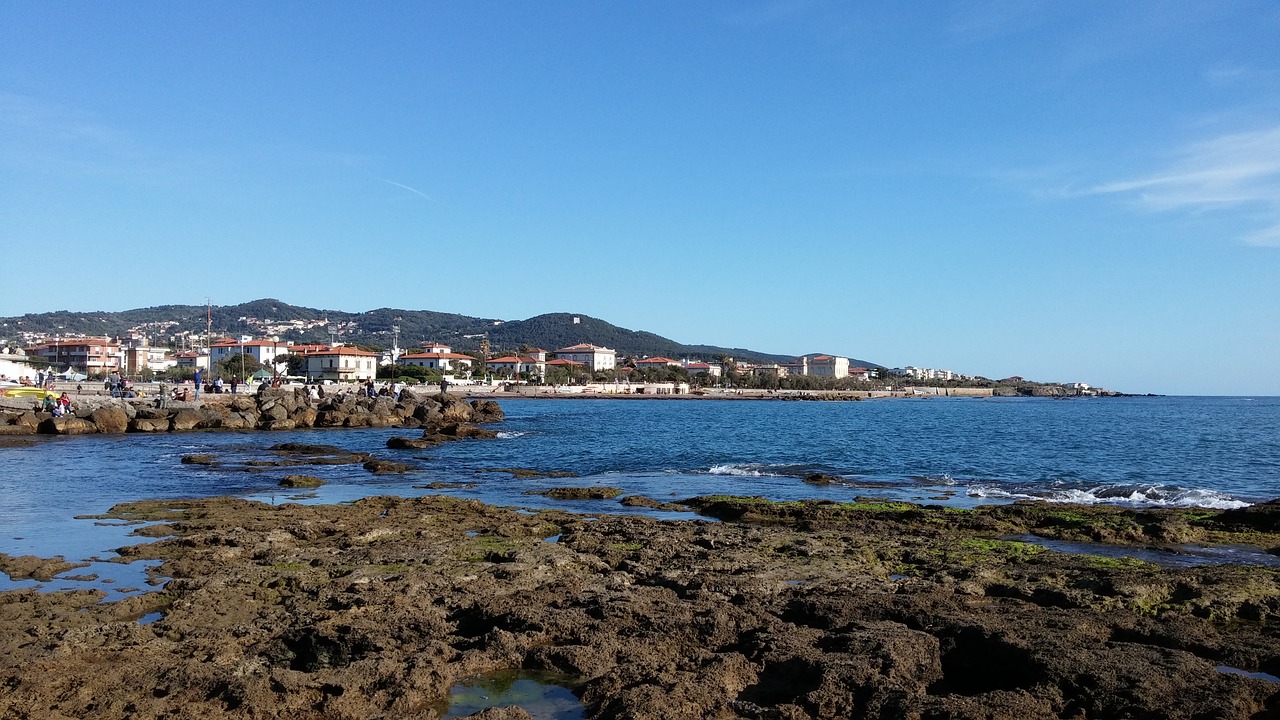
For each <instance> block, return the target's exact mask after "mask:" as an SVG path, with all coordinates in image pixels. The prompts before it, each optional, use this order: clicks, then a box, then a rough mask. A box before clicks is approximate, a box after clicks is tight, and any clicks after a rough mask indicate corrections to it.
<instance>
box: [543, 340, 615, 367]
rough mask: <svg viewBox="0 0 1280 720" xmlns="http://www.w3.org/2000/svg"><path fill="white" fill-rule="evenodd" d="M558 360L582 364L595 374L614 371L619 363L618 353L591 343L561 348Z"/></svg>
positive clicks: (557, 353) (557, 356)
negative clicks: (601, 371)
mask: <svg viewBox="0 0 1280 720" xmlns="http://www.w3.org/2000/svg"><path fill="white" fill-rule="evenodd" d="M556 358H558V359H561V360H572V361H573V362H577V363H582V364H583V365H585V366H586V367H588V368H590V369H591V370H592V371H593V372H594V371H596V370H612V369H614V367H616V366H617V363H618V353H617V351H615V350H611V349H609V348H607V347H601V346H600V345H591V344H589V343H581V344H578V345H570V346H569V347H564V348H560V349H559V350H557V351H556Z"/></svg>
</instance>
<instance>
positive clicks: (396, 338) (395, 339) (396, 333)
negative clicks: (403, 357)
mask: <svg viewBox="0 0 1280 720" xmlns="http://www.w3.org/2000/svg"><path fill="white" fill-rule="evenodd" d="M399 320H400V318H396V321H397V322H399ZM391 333H392V340H391V391H392V392H395V387H396V364H397V363H399V362H400V326H399V325H398V324H397V325H392V326H391Z"/></svg>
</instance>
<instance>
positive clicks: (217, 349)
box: [209, 337, 290, 365]
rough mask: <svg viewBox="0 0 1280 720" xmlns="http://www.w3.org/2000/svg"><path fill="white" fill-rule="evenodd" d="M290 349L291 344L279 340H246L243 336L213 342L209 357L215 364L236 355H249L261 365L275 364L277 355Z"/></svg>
mask: <svg viewBox="0 0 1280 720" xmlns="http://www.w3.org/2000/svg"><path fill="white" fill-rule="evenodd" d="M289 351H290V347H289V345H288V344H287V343H282V342H280V341H278V340H254V339H248V340H246V339H245V338H243V337H241V338H237V339H234V340H232V339H224V340H219V341H218V342H215V343H213V344H212V345H210V346H209V357H210V358H211V359H212V361H213V364H214V365H217V364H218V363H220V362H222V361H223V360H226V359H227V358H229V357H234V356H236V355H248V356H249V357H252V358H253V359H254V360H257V361H258V364H259V365H274V364H275V361H276V356H277V355H284V354H285V353H287V352H289Z"/></svg>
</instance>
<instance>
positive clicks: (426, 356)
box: [400, 352, 475, 360]
mask: <svg viewBox="0 0 1280 720" xmlns="http://www.w3.org/2000/svg"><path fill="white" fill-rule="evenodd" d="M444 358H449V359H451V360H475V358H473V357H471V356H470V355H463V354H462V353H451V352H450V353H413V354H412V355H401V356H400V359H401V360H442V359H444Z"/></svg>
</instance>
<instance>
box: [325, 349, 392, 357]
mask: <svg viewBox="0 0 1280 720" xmlns="http://www.w3.org/2000/svg"><path fill="white" fill-rule="evenodd" d="M381 354H382V353H376V352H370V351H368V350H359V349H357V348H350V347H339V348H332V349H329V350H319V351H317V352H313V353H307V356H308V357H315V356H317V355H359V356H361V357H378V356H379V355H381Z"/></svg>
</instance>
